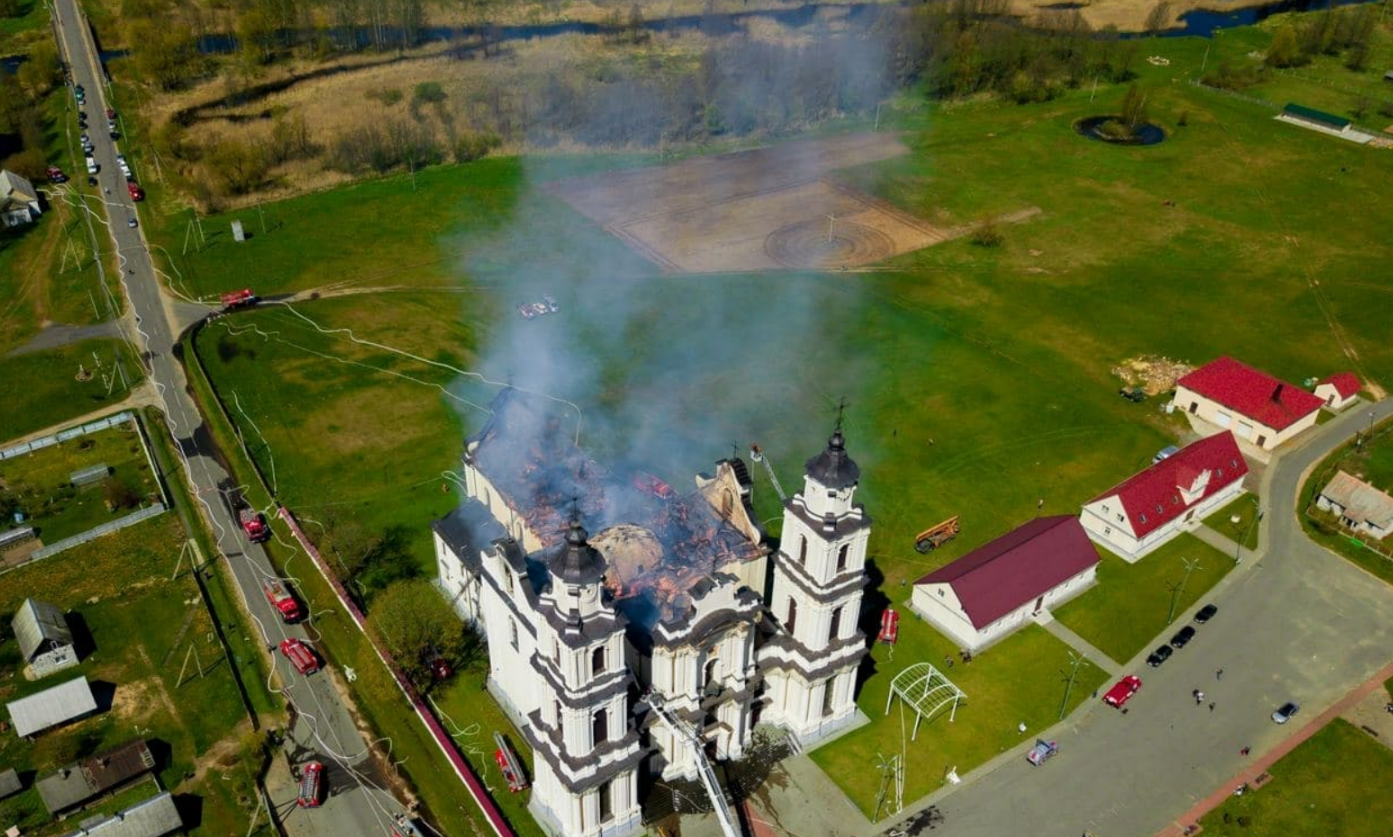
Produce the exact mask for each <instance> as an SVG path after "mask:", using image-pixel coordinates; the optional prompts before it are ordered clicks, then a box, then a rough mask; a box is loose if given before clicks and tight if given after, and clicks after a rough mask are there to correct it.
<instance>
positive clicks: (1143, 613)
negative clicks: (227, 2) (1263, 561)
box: [1054, 534, 1234, 665]
mask: <svg viewBox="0 0 1393 837" xmlns="http://www.w3.org/2000/svg"><path fill="white" fill-rule="evenodd" d="M1099 554H1100V555H1102V561H1101V562H1100V563H1099V564H1098V584H1097V586H1095V587H1094V588H1093V589H1091V590H1089V591H1088V592H1087V593H1084V594H1083V595H1082V596H1079V597H1078V598H1077V599H1074V600H1073V601H1071V602H1069V603H1068V604H1065V605H1064V606H1063V607H1060V608H1057V609H1056V610H1055V611H1054V616H1055V618H1056V619H1058V620H1059V621H1060V622H1062V623H1063V624H1065V625H1067V626H1068V627H1069V629H1070V630H1072V631H1074V632H1075V633H1077V634H1078V635H1079V636H1081V637H1083V638H1084V639H1086V640H1088V642H1089V643H1091V644H1092V645H1094V646H1096V647H1097V648H1098V650H1100V651H1102V652H1103V653H1104V654H1107V655H1108V656H1109V657H1111V658H1112V659H1113V660H1115V661H1116V662H1118V663H1120V664H1124V665H1125V664H1126V663H1127V661H1128V660H1131V659H1132V658H1133V657H1135V656H1136V655H1137V654H1138V653H1140V652H1141V651H1144V650H1146V649H1147V647H1148V646H1150V645H1152V644H1157V645H1159V644H1160V643H1162V642H1165V641H1166V639H1167V638H1168V637H1169V636H1170V634H1169V633H1167V631H1173V630H1179V629H1180V627H1181V625H1182V624H1183V622H1184V618H1183V617H1184V613H1185V611H1186V609H1187V608H1189V607H1190V606H1191V605H1193V604H1194V603H1195V602H1197V601H1199V600H1200V599H1201V598H1202V597H1203V596H1204V595H1205V594H1206V593H1208V592H1209V590H1210V588H1212V587H1213V586H1214V585H1215V584H1218V583H1219V581H1220V580H1222V579H1223V577H1224V576H1225V575H1228V572H1229V570H1231V569H1233V566H1234V564H1233V556H1231V555H1224V554H1223V553H1221V552H1220V551H1219V550H1217V549H1215V548H1214V547H1212V546H1210V545H1209V544H1207V543H1205V542H1204V541H1201V540H1200V539H1199V538H1196V537H1195V536H1194V535H1190V534H1181V535H1179V536H1178V537H1176V538H1175V539H1174V540H1172V541H1171V542H1170V543H1168V544H1166V545H1165V546H1163V547H1161V548H1160V549H1158V550H1156V551H1155V552H1153V553H1151V554H1150V555H1147V556H1146V557H1145V558H1143V559H1141V560H1140V561H1138V562H1137V563H1135V564H1128V563H1127V562H1126V561H1123V560H1122V559H1121V558H1118V557H1117V556H1116V555H1113V554H1112V553H1110V552H1108V551H1107V550H1099ZM1186 561H1190V562H1193V563H1194V564H1195V569H1194V571H1193V572H1187V571H1186V563H1185V562H1186ZM1182 585H1183V586H1182ZM1172 605H1174V608H1173V609H1172ZM1172 612H1174V621H1172V622H1167V621H1166V620H1167V617H1169V616H1170V615H1171V613H1172ZM1201 630H1203V629H1201Z"/></svg>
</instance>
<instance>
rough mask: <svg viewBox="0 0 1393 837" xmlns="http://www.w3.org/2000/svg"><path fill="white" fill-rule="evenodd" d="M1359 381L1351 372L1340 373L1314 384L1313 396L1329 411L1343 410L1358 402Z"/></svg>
mask: <svg viewBox="0 0 1393 837" xmlns="http://www.w3.org/2000/svg"><path fill="white" fill-rule="evenodd" d="M1359 390H1360V385H1359V379H1358V378H1357V377H1355V375H1354V373H1353V372H1340V373H1337V374H1335V375H1331V376H1330V377H1329V378H1326V379H1324V380H1322V381H1321V382H1320V383H1318V384H1316V389H1315V393H1314V394H1315V396H1316V397H1317V398H1319V399H1320V400H1321V401H1322V402H1323V403H1324V404H1325V406H1326V407H1327V408H1329V409H1331V410H1343V409H1344V408H1346V407H1348V406H1349V405H1351V404H1353V403H1354V402H1356V401H1358V400H1359Z"/></svg>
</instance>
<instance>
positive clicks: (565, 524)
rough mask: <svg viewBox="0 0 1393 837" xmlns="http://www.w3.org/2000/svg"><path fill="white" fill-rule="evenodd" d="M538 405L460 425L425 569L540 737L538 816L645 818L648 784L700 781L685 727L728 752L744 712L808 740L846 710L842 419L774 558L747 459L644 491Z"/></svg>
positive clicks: (847, 473) (527, 733)
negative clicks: (446, 499)
mask: <svg viewBox="0 0 1393 837" xmlns="http://www.w3.org/2000/svg"><path fill="white" fill-rule="evenodd" d="M547 406H549V405H546V404H544V403H543V402H541V401H539V400H538V399H535V398H532V397H530V396H526V395H523V394H521V393H518V392H516V391H513V390H505V391H504V392H503V393H501V394H500V395H499V396H498V397H497V398H496V399H495V400H494V402H493V403H492V404H491V405H490V410H491V416H490V418H489V420H488V422H487V424H486V425H485V426H484V428H483V429H482V430H480V431H479V432H478V433H477V434H475V435H474V436H471V437H470V438H469V439H468V440H467V442H466V448H465V455H464V460H463V465H464V468H463V471H464V474H463V475H464V485H465V493H466V496H467V499H466V500H465V502H464V503H463V504H462V505H461V506H460V507H459V508H458V509H456V510H455V511H454V512H452V513H451V514H449V515H448V516H446V517H445V518H443V519H441V520H439V521H436V523H435V524H434V527H433V528H434V540H435V553H436V562H437V569H438V579H437V584H438V586H439V588H440V589H441V592H442V593H443V594H444V595H445V596H446V597H447V598H448V599H449V601H450V603H451V605H452V607H453V608H454V610H455V612H456V613H457V614H459V615H460V617H461V618H463V619H465V620H466V621H468V622H470V623H472V624H473V625H475V626H476V627H477V628H478V629H479V630H480V631H481V632H482V633H483V634H484V636H485V638H486V641H487V645H488V653H489V677H488V686H489V690H490V692H491V693H492V694H493V695H494V696H495V697H496V698H497V699H498V701H499V703H500V704H501V705H502V706H503V708H504V709H505V710H506V711H507V712H508V713H509V715H511V717H512V718H513V720H514V722H515V723H516V725H517V727H518V729H519V730H520V732H521V734H522V735H523V736H524V737H525V738H526V739H527V742H528V744H529V745H530V746H531V747H532V750H533V754H534V756H535V758H534V765H535V766H534V776H533V793H532V797H531V802H530V808H531V811H532V813H533V815H534V817H535V818H536V819H537V821H538V822H539V823H540V824H541V825H542V827H543V828H544V829H545V830H546V831H548V832H549V833H551V834H555V835H563V836H564V837H599V836H600V835H605V836H606V837H608V835H620V834H630V833H634V832H637V831H639V830H640V829H641V827H642V826H641V821H640V807H639V806H640V802H641V800H642V799H643V798H644V795H645V794H646V793H647V792H648V790H649V789H650V788H651V787H652V786H653V784H654V783H655V782H658V781H661V780H669V779H676V778H682V779H695V778H697V775H698V773H697V771H698V764H697V761H696V758H697V756H696V753H695V752H694V749H693V740H692V739H687V738H684V737H683V736H685V735H687V734H688V731H689V730H690V731H691V732H692V733H694V735H695V736H696V739H695V743H697V744H699V746H700V749H701V751H702V752H703V753H706V754H708V755H710V756H715V757H718V758H728V759H739V758H741V757H743V756H744V755H745V752H746V748H747V747H749V746H750V744H751V743H752V740H753V739H752V734H753V729H754V726H755V724H756V723H761V722H763V723H770V724H776V725H779V726H781V727H783V728H785V729H786V730H788V731H789V732H791V733H792V734H793V735H794V736H795V737H796V738H797V739H798V740H799V741H800V742H801V743H803V744H809V743H812V742H815V741H817V740H819V739H821V738H823V737H825V736H827V735H828V734H830V733H832V732H834V731H835V730H837V729H840V728H842V727H845V726H846V725H848V724H849V723H851V722H852V721H854V720H855V710H856V706H855V700H854V697H855V685H856V683H855V676H856V669H857V666H858V665H859V663H860V661H861V658H862V657H863V656H864V655H865V653H866V639H865V637H864V635H862V634H861V632H860V630H859V629H858V627H857V625H858V618H857V617H858V616H859V613H860V606H861V594H862V588H863V587H864V585H865V578H866V577H865V571H864V564H865V559H866V542H867V540H868V538H869V535H870V520H869V518H867V517H866V515H865V513H864V512H863V511H862V509H861V507H860V506H858V505H856V504H855V503H854V495H855V491H856V487H857V482H858V479H859V474H860V471H859V468H858V467H857V466H856V463H855V462H854V461H852V460H851V458H850V456H848V455H847V453H846V448H845V440H844V439H843V437H842V434H841V432H840V431H838V432H836V433H835V434H834V435H833V436H832V438H831V439H830V440H829V441H828V444H827V448H826V450H824V451H823V452H822V453H821V454H820V455H819V456H816V457H814V458H813V459H811V460H809V461H808V464H807V473H806V476H805V482H804V490H803V491H802V492H800V493H799V494H798V495H796V496H795V497H793V498H792V499H790V500H789V501H788V503H787V504H786V507H785V512H784V525H783V538H782V544H783V545H784V546H783V551H781V552H779V553H778V554H777V555H773V554H771V550H770V547H769V546H768V544H767V543H766V542H765V537H764V534H763V532H762V530H761V529H760V528H759V526H758V524H757V523H756V522H755V518H754V517H753V515H752V506H751V505H750V502H751V493H750V492H751V480H750V478H749V471H748V469H747V468H746V465H745V463H744V462H743V461H741V460H739V459H736V458H732V459H727V460H721V461H720V462H718V463H717V469H716V474H715V475H714V476H711V477H698V478H697V480H696V489H695V490H694V491H692V492H691V493H687V494H683V493H680V492H672V491H656V490H653V489H652V486H651V483H646V482H644V481H642V480H632V479H621V478H619V477H617V476H616V475H615V474H613V473H611V472H610V471H608V470H607V469H605V468H604V467H602V466H601V465H599V464H598V463H596V462H594V461H593V460H591V459H589V458H588V457H586V456H585V454H584V453H583V452H582V451H581V450H580V449H579V448H578V447H576V446H575V445H574V443H573V442H572V440H571V439H570V438H568V436H567V434H566V432H565V431H564V430H563V429H562V428H561V426H560V424H559V423H558V422H556V421H554V420H552V419H551V418H550V417H548V416H547V415H546V414H545V413H544V412H542V410H543V408H545V407H547ZM645 486H647V487H645ZM587 528H589V529H591V530H593V531H594V534H591V533H590V531H587ZM771 570H772V572H771ZM659 702H661V704H662V706H664V707H665V709H666V711H667V713H668V714H669V717H672V718H675V719H676V721H675V723H676V725H677V726H678V727H680V729H675V728H673V727H671V726H669V724H668V722H667V721H666V720H664V719H663V718H660V717H659V714H658V713H657V712H656V711H654V707H655V706H656V705H657V704H658V703H659Z"/></svg>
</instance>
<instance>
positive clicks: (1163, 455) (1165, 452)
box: [1151, 445, 1180, 465]
mask: <svg viewBox="0 0 1393 837" xmlns="http://www.w3.org/2000/svg"><path fill="white" fill-rule="evenodd" d="M1177 453H1180V448H1178V447H1176V446H1175V445H1166V446H1165V447H1163V448H1161V449H1160V450H1159V451H1157V452H1156V455H1155V456H1153V457H1151V464H1152V465H1155V464H1156V463H1157V462H1160V461H1161V460H1162V459H1169V458H1170V457H1172V456H1174V455H1175V454H1177Z"/></svg>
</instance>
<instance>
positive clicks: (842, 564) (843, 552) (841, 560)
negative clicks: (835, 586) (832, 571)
mask: <svg viewBox="0 0 1393 837" xmlns="http://www.w3.org/2000/svg"><path fill="white" fill-rule="evenodd" d="M850 552H851V544H849V543H844V544H842V548H841V549H839V550H837V572H842V571H844V570H845V569H846V556H847V554H848V553H850Z"/></svg>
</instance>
